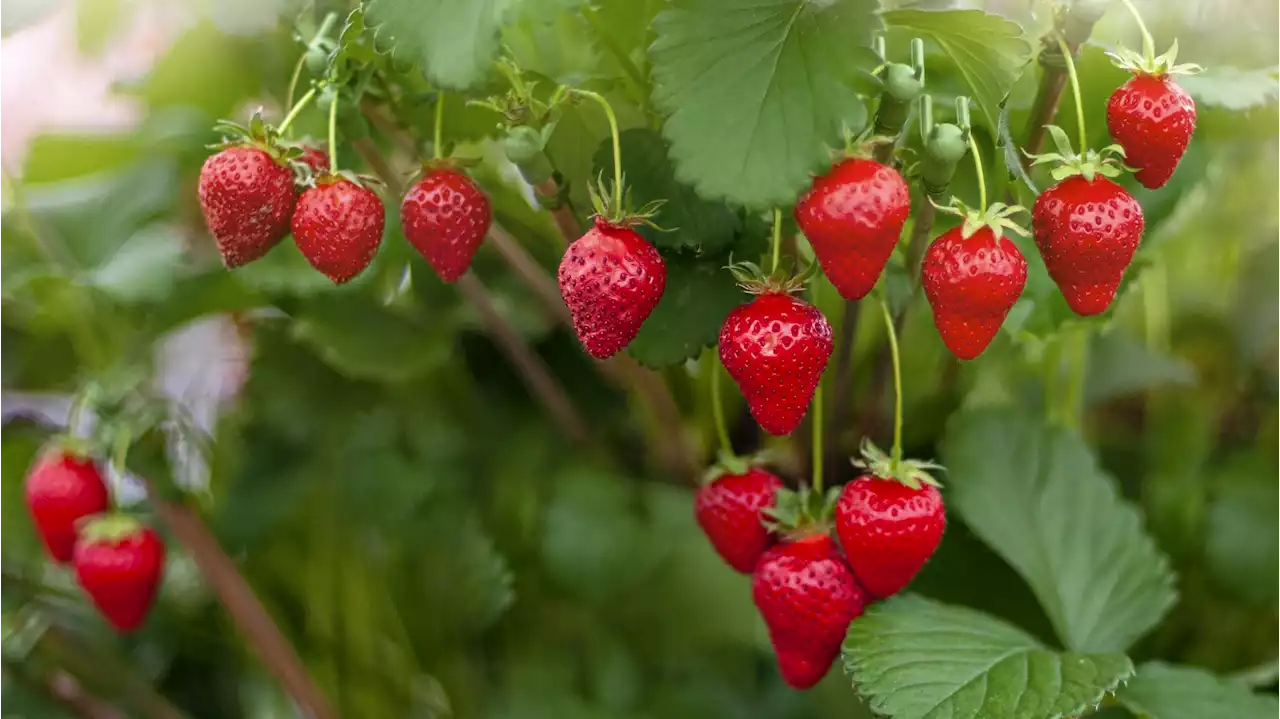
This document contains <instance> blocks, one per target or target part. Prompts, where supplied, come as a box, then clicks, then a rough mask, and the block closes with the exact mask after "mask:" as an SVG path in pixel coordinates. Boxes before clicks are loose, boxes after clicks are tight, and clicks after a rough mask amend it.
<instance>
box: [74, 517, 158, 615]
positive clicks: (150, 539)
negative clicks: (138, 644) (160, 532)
mask: <svg viewBox="0 0 1280 719" xmlns="http://www.w3.org/2000/svg"><path fill="white" fill-rule="evenodd" d="M164 554H165V551H164V542H163V541H161V540H160V537H159V536H157V535H156V533H155V532H154V531H153V530H152V529H150V528H149V527H143V526H142V525H140V524H138V522H137V521H135V520H134V519H132V518H130V517H126V516H122V515H108V516H106V517H100V518H98V519H95V520H92V521H91V522H89V523H88V524H87V525H86V526H85V527H84V528H83V530H82V532H81V535H80V539H79V541H77V542H76V549H75V570H76V581H77V582H79V584H80V586H81V587H82V588H84V591H85V593H87V594H88V595H89V598H90V599H91V600H93V604H94V606H96V607H97V608H98V611H100V612H102V615H103V616H104V617H106V618H107V621H108V622H110V623H111V625H112V626H114V627H115V628H116V629H117V630H119V631H121V632H128V631H132V630H134V629H136V628H138V627H139V626H140V625H141V624H142V622H143V620H144V619H146V618H147V613H148V611H150V609H151V603H152V602H153V601H154V600H155V596H156V587H157V585H159V583H160V573H161V570H162V569H163V568H164Z"/></svg>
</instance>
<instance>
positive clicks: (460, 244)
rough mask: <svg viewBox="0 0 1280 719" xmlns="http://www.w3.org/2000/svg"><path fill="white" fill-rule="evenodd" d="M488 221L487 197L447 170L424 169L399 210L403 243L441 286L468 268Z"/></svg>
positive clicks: (482, 237)
mask: <svg viewBox="0 0 1280 719" xmlns="http://www.w3.org/2000/svg"><path fill="white" fill-rule="evenodd" d="M492 222H493V213H492V211H491V210H490V209H489V198H488V197H486V196H485V194H484V192H482V191H481V190H480V188H479V187H477V186H476V183H474V182H472V181H471V178H469V177H467V176H466V175H464V174H462V173H460V172H457V171H455V170H450V169H435V170H429V171H428V172H427V174H426V175H425V176H424V177H423V178H422V179H421V180H419V181H418V182H417V184H415V185H414V186H413V187H411V188H410V189H409V191H408V192H407V193H405V196H404V202H403V203H401V205H400V224H401V226H403V227H404V236H405V238H406V239H407V240H409V244H411V245H413V246H414V247H415V248H416V249H417V250H418V252H420V253H422V256H423V257H425V258H426V260H427V262H429V263H431V268H432V269H434V270H435V271H436V274H437V275H439V276H440V279H442V280H444V281H445V282H454V281H456V280H457V279H458V278H459V277H461V276H462V274H463V273H464V272H466V271H467V268H469V267H470V266H471V258H472V257H475V254H476V250H477V249H478V248H479V247H480V243H481V242H483V241H484V236H485V235H486V234H488V232H489V225H490V224H491V223H492Z"/></svg>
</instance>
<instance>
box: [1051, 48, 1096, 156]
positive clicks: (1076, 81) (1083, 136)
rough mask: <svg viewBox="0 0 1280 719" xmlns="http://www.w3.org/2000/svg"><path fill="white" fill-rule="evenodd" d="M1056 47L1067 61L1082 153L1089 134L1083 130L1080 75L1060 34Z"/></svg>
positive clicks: (1086, 145)
mask: <svg viewBox="0 0 1280 719" xmlns="http://www.w3.org/2000/svg"><path fill="white" fill-rule="evenodd" d="M1057 40H1058V49H1059V50H1061V51H1062V59H1063V61H1064V62H1066V63H1067V77H1069V78H1071V95H1072V96H1073V97H1074V98H1075V101H1076V131H1077V133H1078V134H1079V136H1080V147H1079V148H1078V150H1077V151H1078V152H1080V153H1081V154H1084V151H1085V150H1087V149H1089V134H1088V133H1087V132H1085V131H1084V102H1083V101H1081V99H1080V76H1079V75H1077V74H1076V63H1075V61H1074V60H1072V59H1071V48H1069V47H1067V41H1066V40H1064V39H1062V36H1061V35H1059V36H1058V37H1057Z"/></svg>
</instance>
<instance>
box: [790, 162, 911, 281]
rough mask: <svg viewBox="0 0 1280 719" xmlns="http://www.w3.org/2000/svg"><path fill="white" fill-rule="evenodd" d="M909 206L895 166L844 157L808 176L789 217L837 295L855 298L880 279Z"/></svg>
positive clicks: (904, 221) (909, 198) (907, 196)
mask: <svg viewBox="0 0 1280 719" xmlns="http://www.w3.org/2000/svg"><path fill="white" fill-rule="evenodd" d="M910 212H911V195H910V193H909V192H908V190H907V183H906V181H905V180H903V179H902V175H900V174H899V173H898V171H897V170H895V169H893V168H892V167H888V166H885V165H882V164H880V163H878V162H876V161H874V160H867V159H863V158H850V159H847V160H844V161H843V162H841V163H840V164H838V165H836V166H835V167H833V168H831V170H830V171H829V172H828V173H827V174H825V175H822V176H821V177H817V178H814V180H813V187H812V188H811V189H810V190H809V191H808V192H806V193H805V194H804V195H803V196H802V197H801V198H800V201H799V202H798V203H796V209H795V217H796V223H797V224H798V225H799V226H800V231H801V232H803V233H804V236H805V237H807V238H808V239H809V244H810V245H812V246H813V253H814V254H815V255H816V256H817V257H818V262H819V263H820V264H821V265H822V271H823V273H824V274H826V276H827V279H829V280H831V284H833V285H835V288H836V290H838V291H839V292H840V296H841V297H844V298H845V299H846V300H860V299H862V298H863V297H865V296H866V295H867V293H868V292H870V291H871V288H873V287H875V285H876V281H877V280H879V279H880V273H881V272H883V271H884V266H885V264H886V263H888V261H889V257H890V255H892V254H893V248H894V247H896V246H897V244H898V237H899V236H900V235H901V234H902V226H903V225H904V224H906V222H907V215H909V214H910Z"/></svg>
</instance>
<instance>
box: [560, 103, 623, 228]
mask: <svg viewBox="0 0 1280 719" xmlns="http://www.w3.org/2000/svg"><path fill="white" fill-rule="evenodd" d="M571 92H573V93H575V94H577V95H580V96H582V97H589V98H591V99H592V100H595V101H596V102H598V103H600V107H602V108H604V115H605V117H606V118H607V119H608V120H609V134H610V136H611V137H612V138H613V206H614V207H622V138H621V137H620V135H619V132H618V117H617V116H616V115H614V114H613V106H612V105H610V104H609V101H608V100H606V99H604V96H603V95H599V94H596V93H594V92H591V91H590V90H579V89H577V88H574V89H573V90H571Z"/></svg>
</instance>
